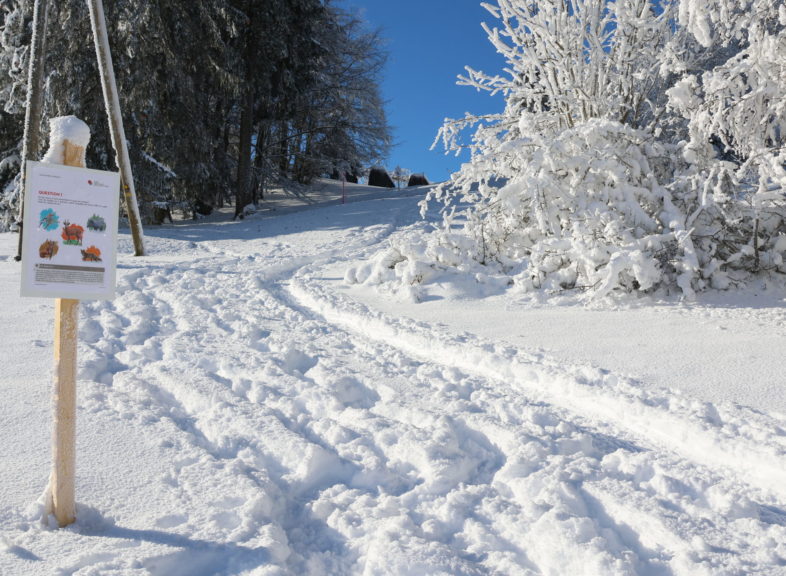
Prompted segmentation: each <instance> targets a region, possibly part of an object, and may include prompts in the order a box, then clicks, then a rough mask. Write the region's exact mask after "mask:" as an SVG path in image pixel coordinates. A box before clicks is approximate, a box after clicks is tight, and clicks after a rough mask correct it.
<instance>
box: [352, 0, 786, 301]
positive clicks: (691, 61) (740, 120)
mask: <svg viewBox="0 0 786 576" xmlns="http://www.w3.org/2000/svg"><path fill="white" fill-rule="evenodd" d="M711 4H712V7H708V6H707V3H705V2H696V1H693V0H658V1H655V0H629V1H626V2H608V1H607V0H576V1H573V2H563V1H562V0H541V1H539V2H537V3H533V2H529V1H525V0H497V2H496V5H491V4H484V6H485V7H486V8H487V9H488V10H489V12H491V14H492V15H494V16H495V17H496V18H497V19H498V26H497V27H491V26H486V25H484V27H485V29H486V31H487V32H488V35H489V38H490V40H491V41H492V43H493V44H494V45H495V47H496V48H497V50H498V52H500V53H501V54H502V55H503V56H504V57H505V59H506V60H507V67H506V68H505V73H506V74H505V75H504V76H503V75H497V76H489V75H486V74H483V73H481V72H476V71H473V70H469V71H468V74H467V76H465V77H463V78H461V82H460V83H462V84H466V85H469V86H473V87H475V88H478V89H483V90H488V91H490V92H502V93H503V94H504V95H505V97H506V107H505V110H504V111H503V112H502V113H500V114H498V115H494V116H486V117H483V118H479V117H472V116H467V117H466V118H464V119H460V120H457V121H448V122H447V123H446V124H445V126H444V127H443V128H442V130H441V132H440V137H441V138H442V140H443V143H444V144H445V146H446V148H447V149H449V150H450V149H462V148H466V147H469V148H470V149H471V150H472V158H471V161H470V162H468V163H466V164H465V165H464V166H463V167H462V169H461V171H460V172H459V173H457V174H455V175H454V176H453V177H452V179H451V181H450V182H449V183H446V184H444V185H442V186H440V187H438V188H436V189H435V190H434V191H433V192H432V193H431V195H430V196H429V197H428V198H427V200H426V201H424V203H423V208H424V211H425V210H431V209H433V207H434V206H437V207H438V208H439V209H440V210H441V214H442V224H441V226H440V227H439V228H438V230H437V231H436V232H435V233H434V234H433V236H432V237H430V238H428V239H427V240H424V241H423V242H419V243H418V246H419V247H418V248H417V249H409V248H407V247H405V246H397V247H395V248H393V249H391V251H389V252H388V253H386V254H385V255H383V256H382V257H381V258H380V260H379V262H378V263H377V267H376V268H373V270H377V272H376V273H375V272H373V270H370V269H368V268H366V269H365V273H362V274H360V275H359V277H358V275H357V274H355V277H354V280H355V281H362V280H363V279H364V278H365V279H366V280H368V281H380V280H381V279H382V276H384V275H385V274H384V273H383V272H382V268H383V265H384V264H385V262H386V261H387V260H390V259H391V258H393V259H394V260H396V261H395V262H394V263H393V265H392V266H390V267H389V270H391V271H392V272H388V273H387V274H388V276H391V274H393V276H395V279H393V278H390V280H391V281H398V282H401V283H407V282H408V283H412V282H418V281H425V280H426V279H427V277H428V273H424V270H428V269H429V267H430V269H431V270H437V269H439V268H444V267H448V266H451V263H450V262H451V261H453V265H454V266H455V267H456V268H457V269H458V268H463V269H466V270H469V269H472V274H478V272H477V270H475V268H474V267H473V266H468V264H467V263H468V261H470V260H471V261H473V262H475V263H477V264H478V265H481V266H484V267H486V268H487V269H489V270H492V271H494V272H495V273H502V274H506V275H508V277H509V279H510V281H511V283H513V284H515V285H517V286H519V287H520V288H522V289H524V290H541V289H544V290H547V291H564V290H575V289H582V290H587V291H588V293H589V294H590V295H592V296H602V295H606V294H608V293H610V292H611V291H613V290H622V291H628V292H630V291H652V290H656V289H658V288H661V287H664V288H670V287H679V289H681V291H682V293H683V294H684V295H686V296H688V297H691V296H693V295H694V293H695V291H696V290H703V289H705V288H708V287H714V288H726V287H728V286H729V285H730V284H731V283H732V282H744V281H745V279H746V277H749V275H750V274H753V273H760V272H762V271H766V272H786V268H784V266H783V248H784V247H786V240H784V237H786V226H784V218H786V198H785V196H784V185H785V184H786V173H785V172H784V166H786V152H785V151H784V139H785V138H786V114H784V112H785V111H786V66H784V58H783V55H784V54H786V36H785V35H784V34H785V32H784V30H785V29H786V8H785V7H784V0H776V1H775V2H772V1H767V2H765V1H764V0H734V1H732V0H721V1H719V2H716V3H711ZM740 21H743V22H744V25H743V26H741V25H740V24H739V22H740ZM468 128H474V134H473V137H472V141H471V143H470V144H469V145H468V146H467V145H466V144H463V143H461V142H460V139H461V137H462V135H463V133H464V132H465V131H466V130H467V129H468ZM350 280H353V278H350Z"/></svg>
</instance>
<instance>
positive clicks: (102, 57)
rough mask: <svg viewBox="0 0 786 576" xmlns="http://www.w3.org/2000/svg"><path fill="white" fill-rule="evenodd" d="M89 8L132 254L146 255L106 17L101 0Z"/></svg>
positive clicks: (93, 2)
mask: <svg viewBox="0 0 786 576" xmlns="http://www.w3.org/2000/svg"><path fill="white" fill-rule="evenodd" d="M87 5H88V9H89V10H90V23H91V25H92V27H93V41H94V43H95V48H96V57H97V59H98V69H99V70H100V72H101V89H102V90H103V92H104V104H105V105H106V114H107V119H108V120H109V133H110V136H111V137H112V146H113V147H114V149H115V163H116V164H117V167H118V169H119V170H120V187H121V188H122V190H123V200H124V203H125V207H126V214H127V215H128V225H129V226H130V227H131V238H132V240H133V242H134V255H135V256H144V255H145V240H144V236H143V231H142V219H141V217H140V215H139V205H138V203H137V199H136V190H135V189H134V176H133V174H132V172H131V160H130V159H129V157H128V146H127V145H126V133H125V130H124V129H123V118H122V116H121V115H120V99H119V96H118V92H117V82H116V81H115V70H114V67H113V65H112V53H111V51H110V50H109V36H108V35H107V31H106V18H105V17H104V4H103V2H102V0H87Z"/></svg>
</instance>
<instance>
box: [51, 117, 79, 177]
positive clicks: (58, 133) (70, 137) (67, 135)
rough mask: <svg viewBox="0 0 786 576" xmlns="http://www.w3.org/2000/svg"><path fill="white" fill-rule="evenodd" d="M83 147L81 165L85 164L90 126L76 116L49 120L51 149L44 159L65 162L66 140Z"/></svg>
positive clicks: (58, 162)
mask: <svg viewBox="0 0 786 576" xmlns="http://www.w3.org/2000/svg"><path fill="white" fill-rule="evenodd" d="M66 141H68V142H69V144H71V145H72V146H77V147H79V148H80V149H81V154H82V157H81V158H80V159H79V160H80V162H79V164H80V165H81V166H84V165H85V151H86V150H87V145H88V144H89V143H90V127H89V126H88V125H87V124H85V123H84V122H83V121H82V120H80V119H79V118H77V117H76V116H59V117H57V118H52V119H51V120H49V150H47V151H46V154H44V157H43V159H42V161H43V162H48V163H50V164H65V163H66V162H65V160H66V158H65V142H66Z"/></svg>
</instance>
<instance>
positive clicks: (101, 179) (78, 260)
mask: <svg viewBox="0 0 786 576" xmlns="http://www.w3.org/2000/svg"><path fill="white" fill-rule="evenodd" d="M26 175H27V178H26V180H27V185H26V187H25V217H24V227H23V239H22V290H21V294H22V296H41V297H47V298H71V299H74V300H89V299H94V300H111V299H112V298H114V296H115V276H116V264H115V261H116V257H117V250H116V246H117V220H118V214H119V202H120V200H119V195H120V175H119V174H118V173H116V172H104V171H100V170H90V169H88V168H74V167H71V166H61V165H59V164H47V163H43V162H32V161H29V162H28V163H27V169H26Z"/></svg>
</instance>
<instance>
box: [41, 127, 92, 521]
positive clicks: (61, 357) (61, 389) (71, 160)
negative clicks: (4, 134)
mask: <svg viewBox="0 0 786 576" xmlns="http://www.w3.org/2000/svg"><path fill="white" fill-rule="evenodd" d="M63 148H64V150H63V156H64V162H63V164H65V165H66V166H76V167H79V168H84V167H85V162H84V157H85V149H84V148H83V147H81V146H75V145H74V144H72V143H71V142H70V141H68V140H64V141H63ZM78 331H79V300H74V299H71V298H57V299H56V300H55V374H54V399H53V402H54V414H53V416H54V427H53V434H52V436H53V437H52V475H51V476H50V479H49V491H50V493H51V495H52V501H51V508H52V509H51V513H52V514H54V516H55V518H57V524H58V525H59V526H60V527H61V528H62V527H63V526H68V525H69V524H73V522H74V521H75V520H76V487H75V478H76V367H77V360H76V345H77V341H78V338H77V334H78Z"/></svg>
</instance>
